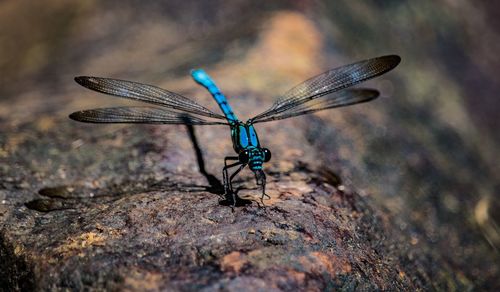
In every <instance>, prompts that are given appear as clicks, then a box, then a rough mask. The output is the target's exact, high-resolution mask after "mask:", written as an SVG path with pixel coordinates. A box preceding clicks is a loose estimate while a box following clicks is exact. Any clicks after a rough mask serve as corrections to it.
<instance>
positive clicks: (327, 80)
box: [69, 55, 401, 207]
mask: <svg viewBox="0 0 500 292" xmlns="http://www.w3.org/2000/svg"><path fill="white" fill-rule="evenodd" d="M400 61H401V58H400V57H399V56H397V55H388V56H381V57H377V58H372V59H368V60H364V61H359V62H356V63H353V64H349V65H345V66H341V67H338V68H335V69H331V70H328V71H326V72H324V73H323V74H320V75H318V76H315V77H313V78H311V79H309V80H307V81H305V82H303V83H301V84H299V85H297V86H295V87H293V88H292V89H290V90H289V91H288V92H286V93H285V94H284V95H282V96H281V97H279V98H278V99H277V100H276V101H275V102H274V104H273V105H272V106H271V107H270V108H269V109H268V110H266V111H264V112H262V113H260V114H258V115H256V116H254V117H253V118H251V119H249V120H247V121H246V122H243V121H241V120H239V119H238V118H237V116H236V115H235V114H234V112H233V110H232V108H231V106H230V105H229V103H228V102H227V99H226V97H225V96H224V94H222V92H221V91H220V89H219V88H218V87H217V85H215V82H214V81H213V80H212V79H211V78H210V76H208V74H207V73H205V71H203V70H201V69H197V70H192V71H191V76H192V77H193V79H194V80H195V81H196V82H197V83H199V84H200V85H202V86H203V87H205V88H206V89H207V90H208V91H209V92H210V94H211V95H212V96H213V98H214V99H215V101H216V102H217V104H218V105H219V107H220V109H221V110H222V113H223V115H221V114H217V113H215V112H213V111H211V110H209V109H207V108H206V107H204V106H202V105H200V104H198V103H196V102H194V101H193V100H191V99H189V98H187V97H184V96H182V95H180V94H177V93H174V92H171V91H167V90H165V89H162V88H159V87H156V86H152V85H146V84H142V83H137V82H131V81H124V80H117V79H110V78H101V77H88V76H80V77H76V78H75V81H76V82H77V83H78V84H80V85H82V86H84V87H86V88H88V89H91V90H94V91H97V92H101V93H105V94H109V95H113V96H117V97H122V98H128V99H133V100H138V101H142V102H145V103H149V104H152V105H155V106H157V107H152V106H125V107H112V108H99V109H91V110H83V111H78V112H74V113H72V114H71V115H70V116H69V117H70V118H71V119H73V120H76V121H80V122H86V123H143V124H184V125H227V126H229V128H230V131H231V139H232V142H233V148H234V151H235V152H236V154H237V156H227V157H225V158H224V168H223V170H222V175H223V185H224V193H225V195H226V197H227V198H229V195H231V196H232V203H233V207H234V206H235V205H236V194H235V192H234V191H233V186H232V180H233V178H234V177H235V176H236V175H237V174H238V173H239V172H240V171H241V170H242V169H243V168H245V167H246V166H247V165H248V167H249V168H250V170H252V171H253V172H254V174H255V179H256V182H257V185H260V186H261V189H262V196H261V198H260V200H261V202H262V204H263V203H264V202H263V199H264V197H267V198H269V196H268V195H267V194H266V175H265V173H264V171H263V164H264V163H265V162H268V161H269V160H271V151H269V149H267V148H265V147H262V146H261V144H260V142H259V138H258V136H257V132H256V130H255V128H254V124H256V123H263V122H269V121H275V120H281V119H287V118H291V117H296V116H300V115H304V114H309V113H313V112H317V111H320V110H325V109H331V108H336V107H341V106H347V105H353V104H357V103H362V102H367V101H370V100H373V99H375V98H377V97H378V96H379V92H378V91H377V90H374V89H367V88H350V87H352V86H353V85H356V84H358V83H360V82H363V81H365V80H368V79H371V78H373V77H376V76H379V75H382V74H384V73H386V72H388V71H390V70H392V69H394V68H395V67H396V66H397V65H398V64H399V62H400ZM229 161H231V162H232V163H229V164H228V162H229ZM233 167H238V168H237V169H236V170H235V171H234V172H233V173H232V174H231V175H229V169H230V168H233Z"/></svg>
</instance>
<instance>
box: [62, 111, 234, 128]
mask: <svg viewBox="0 0 500 292" xmlns="http://www.w3.org/2000/svg"><path fill="white" fill-rule="evenodd" d="M69 117H70V119H72V120H75V121H79V122H85V123H138V124H184V125H227V123H225V122H220V121H211V120H208V119H205V118H201V117H197V116H194V115H191V114H188V113H179V112H175V111H170V110H167V109H162V108H155V107H148V106H137V107H132V106H127V107H111V108H99V109H91V110H83V111H78V112H74V113H72V114H71V115H69Z"/></svg>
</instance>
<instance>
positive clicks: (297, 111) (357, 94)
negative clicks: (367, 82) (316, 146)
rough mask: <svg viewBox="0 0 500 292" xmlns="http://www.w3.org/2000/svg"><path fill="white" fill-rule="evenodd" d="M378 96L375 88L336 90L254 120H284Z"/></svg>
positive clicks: (259, 121)
mask: <svg viewBox="0 0 500 292" xmlns="http://www.w3.org/2000/svg"><path fill="white" fill-rule="evenodd" d="M378 96H379V92H378V91H377V90H374V89H366V88H359V89H358V88H355V89H346V90H342V91H340V92H335V93H332V94H329V95H326V96H322V97H320V98H317V99H314V100H309V101H307V102H305V103H303V104H301V105H299V106H296V107H294V108H292V109H290V110H287V111H284V112H280V113H276V114H274V115H270V116H267V117H265V118H262V119H259V120H257V121H254V123H262V122H270V121H276V120H282V119H287V118H291V117H296V116H301V115H305V114H310V113H314V112H317V111H321V110H326V109H331V108H336V107H341V106H348V105H353V104H357V103H362V102H367V101H370V100H373V99H375V98H377V97H378Z"/></svg>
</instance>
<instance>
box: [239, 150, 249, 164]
mask: <svg viewBox="0 0 500 292" xmlns="http://www.w3.org/2000/svg"><path fill="white" fill-rule="evenodd" d="M238 160H239V161H240V162H241V163H243V164H247V163H248V160H249V154H248V150H245V151H241V152H240V154H239V155H238Z"/></svg>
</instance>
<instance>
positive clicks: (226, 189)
mask: <svg viewBox="0 0 500 292" xmlns="http://www.w3.org/2000/svg"><path fill="white" fill-rule="evenodd" d="M228 160H238V157H237V156H227V157H225V158H224V168H223V169H222V180H223V184H224V195H226V196H227V195H228V192H229V191H230V190H231V191H232V187H231V188H230V183H229V175H228V169H229V168H231V167H234V166H237V165H240V164H241V163H240V162H239V161H238V162H235V163H232V164H229V165H228V164H227V161H228Z"/></svg>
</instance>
